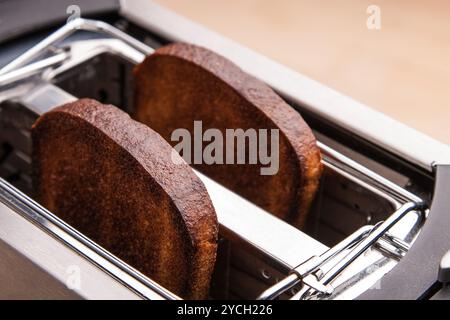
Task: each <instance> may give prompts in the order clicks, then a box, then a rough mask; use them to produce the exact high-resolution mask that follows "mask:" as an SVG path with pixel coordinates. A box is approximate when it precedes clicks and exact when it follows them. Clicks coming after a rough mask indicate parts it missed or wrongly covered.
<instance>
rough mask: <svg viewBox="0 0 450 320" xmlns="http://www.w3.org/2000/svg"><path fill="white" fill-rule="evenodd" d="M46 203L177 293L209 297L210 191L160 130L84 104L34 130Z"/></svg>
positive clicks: (213, 244) (38, 181)
mask: <svg viewBox="0 0 450 320" xmlns="http://www.w3.org/2000/svg"><path fill="white" fill-rule="evenodd" d="M32 140H33V167H34V179H33V183H34V187H35V190H36V198H37V200H38V201H40V203H41V204H43V205H44V206H45V207H46V208H47V209H49V210H50V211H51V212H54V213H55V214H57V215H58V216H60V217H61V218H62V219H63V220H65V221H66V222H68V223H69V224H70V225H72V226H73V227H74V228H76V229H78V230H79V231H81V232H82V233H84V234H85V235H86V236H88V237H89V238H91V239H92V240H94V241H95V242H97V243H98V244H100V245H101V246H103V247H104V248H105V249H107V250H109V251H111V252H112V253H114V254H115V255H116V256H118V257H119V258H121V259H122V260H124V261H125V262H127V263H129V264H130V265H131V266H133V267H135V268H136V269H138V270H139V271H141V272H143V273H144V274H145V275H147V276H149V277H150V278H152V279H153V280H155V281H157V282H158V283H160V284H161V285H162V286H164V287H166V288H167V289H169V290H171V291H172V292H174V293H176V294H178V295H180V296H181V297H183V298H188V299H201V298H206V297H207V294H208V290H209V282H210V278H211V274H212V271H213V267H214V262H215V256H216V250H217V236H218V222H217V217H216V214H215V211H214V208H213V205H212V203H211V200H210V198H209V196H208V193H207V191H206V189H205V187H204V185H203V183H202V182H201V181H200V179H199V178H198V177H197V176H196V175H195V173H194V172H193V171H192V169H191V168H190V167H189V166H188V165H187V164H186V163H184V162H183V161H182V160H181V158H180V159H179V163H180V164H177V165H175V164H173V162H172V161H171V156H172V148H171V147H170V145H169V144H168V143H167V142H166V141H165V140H164V139H163V138H162V137H161V136H160V135H159V134H157V133H156V132H154V131H153V130H151V129H150V128H148V127H147V126H145V125H143V124H141V123H138V122H136V121H134V120H132V119H131V118H130V117H129V116H128V115H127V114H126V113H124V112H123V111H121V110H119V109H118V108H116V107H114V106H111V105H103V104H101V103H99V102H97V101H94V100H90V99H82V100H79V101H77V102H74V103H69V104H66V105H64V106H61V107H58V108H56V109H54V110H52V111H50V112H48V113H46V114H45V115H43V116H41V117H40V118H39V119H38V120H37V122H36V123H35V124H34V125H33V128H32Z"/></svg>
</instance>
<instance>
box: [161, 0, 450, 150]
mask: <svg viewBox="0 0 450 320" xmlns="http://www.w3.org/2000/svg"><path fill="white" fill-rule="evenodd" d="M157 2H159V3H160V4H162V5H164V6H166V7H168V8H170V9H172V10H173V11H175V12H178V13H179V14H181V15H183V16H185V17H187V18H190V19H191V20H194V21H196V22H198V23H200V24H203V25H205V26H207V27H209V28H210V29H212V30H215V31H218V32H219V33H221V34H223V35H225V36H227V37H229V38H231V39H234V40H236V41H237V42H240V43H241V44H244V45H246V46H248V47H250V48H252V49H253V50H256V51H258V52H261V53H263V54H265V55H266V56H268V57H270V58H272V59H274V60H277V61H279V62H281V63H283V64H285V65H287V66H289V67H291V68H293V69H295V70H297V71H299V72H300V73H303V74H304V75H307V76H309V77H311V78H313V79H315V80H317V81H319V82H321V83H323V84H325V85H328V86H330V87H332V88H334V89H336V90H338V91H340V92H342V93H345V94H347V95H348V96H351V97H352V98H354V99H356V100H358V101H361V102H363V103H365V104H367V105H369V106H370V107H372V108H375V109H377V110H380V111H381V112H384V113H386V114H388V115H389V116H391V117H393V118H395V119H397V120H400V121H402V122H403V123H406V124H407V125H409V126H411V127H414V128H416V129H418V130H420V131H422V132H424V133H426V134H428V135H430V136H432V137H434V138H435V139H438V140H440V141H442V142H445V143H447V144H450V1H446V0H442V1H438V0H431V1H425V0H376V1H373V0H372V1H366V0H338V1H337V0H328V1H326V0H316V1H313V0H310V1H304V0H157ZM369 5H377V6H378V7H379V8H380V13H381V15H380V18H381V19H380V21H381V29H380V30H369V29H368V28H367V23H366V22H367V19H368V18H369V16H370V14H368V13H367V11H366V10H367V8H368V6H369ZM368 121H370V119H368Z"/></svg>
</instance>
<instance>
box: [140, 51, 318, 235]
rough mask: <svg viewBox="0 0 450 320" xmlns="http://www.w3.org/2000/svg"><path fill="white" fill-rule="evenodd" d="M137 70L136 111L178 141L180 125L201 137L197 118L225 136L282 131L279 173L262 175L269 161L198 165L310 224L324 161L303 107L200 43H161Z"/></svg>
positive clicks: (273, 209)
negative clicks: (308, 218) (196, 129)
mask: <svg viewBox="0 0 450 320" xmlns="http://www.w3.org/2000/svg"><path fill="white" fill-rule="evenodd" d="M134 75H135V86H136V89H135V113H134V117H135V118H136V120H138V121H140V122H143V123H145V124H148V125H149V126H150V127H152V128H153V129H154V130H155V131H157V132H158V133H160V134H161V135H162V136H163V137H164V138H165V139H166V140H167V141H169V142H171V143H172V144H173V145H176V144H178V141H171V135H172V132H174V130H175V129H178V128H185V129H188V130H189V131H190V133H191V135H192V136H194V130H193V128H194V125H193V124H194V121H202V129H203V130H207V129H210V128H217V129H219V130H220V131H221V132H222V135H223V136H224V137H225V136H226V132H225V130H226V129H239V128H240V129H243V130H247V129H256V130H259V129H279V170H278V171H277V173H276V174H274V175H261V172H262V171H261V168H263V167H267V165H265V164H262V163H261V162H258V164H256V165H255V164H250V163H247V164H236V163H235V164H213V165H210V164H205V163H202V164H199V163H197V164H195V163H193V165H194V167H196V168H197V169H199V170H200V171H202V172H203V173H205V174H206V175H208V176H210V177H211V178H213V179H215V180H216V181H218V182H220V183H222V184H223V185H225V186H226V187H228V188H229V189H231V190H233V191H235V192H236V193H238V194H240V195H242V196H243V197H245V198H247V199H249V200H250V201H252V202H254V203H256V204H257V205H259V206H261V207H262V208H264V209H265V210H267V211H269V212H271V213H273V214H275V215H276V216H278V217H280V218H282V219H284V220H286V221H288V222H290V223H292V224H294V225H296V226H298V227H302V226H303V225H304V223H305V219H306V216H307V213H308V209H309V207H310V205H311V202H312V200H313V198H314V195H315V192H316V189H317V188H318V184H319V179H320V175H321V171H322V166H321V155H320V150H319V148H318V147H317V145H316V139H315V137H314V135H313V134H312V132H311V129H310V128H309V127H308V125H307V124H306V123H305V122H304V120H303V119H302V117H301V116H300V114H299V113H298V112H297V111H296V110H294V109H293V108H292V107H290V106H289V105H288V104H286V103H285V102H284V101H283V99H281V98H280V97H279V96H278V95H277V94H276V93H275V92H274V91H273V90H272V89H271V88H269V87H268V86H267V85H265V84H264V83H262V82H261V81H259V80H257V79H256V78H254V77H252V76H250V75H248V74H246V73H245V72H243V71H242V70H241V69H240V68H238V67H237V66H236V65H234V64H233V63H232V62H230V61H228V60H227V59H225V58H223V57H222V56H220V55H217V54H215V53H214V52H211V51H209V50H207V49H204V48H201V47H198V46H194V45H189V44H183V43H175V44H170V45H167V46H165V47H162V48H159V49H158V50H156V52H155V53H153V54H152V55H150V56H148V57H147V58H146V59H145V60H144V61H143V62H142V63H141V64H139V65H138V66H137V67H136V68H135V70H134ZM268 140H269V139H268ZM227 143H228V141H227ZM204 145H205V143H204ZM206 145H207V143H206ZM236 148H237V144H235V152H236ZM192 150H193V149H192ZM269 150H270V148H269ZM223 152H224V153H225V152H226V150H225V147H224V150H223ZM183 156H184V155H183ZM224 163H225V162H224Z"/></svg>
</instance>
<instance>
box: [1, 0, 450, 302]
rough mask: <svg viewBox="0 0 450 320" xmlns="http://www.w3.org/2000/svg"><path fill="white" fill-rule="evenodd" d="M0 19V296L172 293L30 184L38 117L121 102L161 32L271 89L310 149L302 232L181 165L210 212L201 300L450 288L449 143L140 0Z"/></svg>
mask: <svg viewBox="0 0 450 320" xmlns="http://www.w3.org/2000/svg"><path fill="white" fill-rule="evenodd" d="M77 10H78V11H77ZM30 12H33V14H32V15H30ZM77 13H78V14H77ZM0 26H1V28H0V270H1V272H0V287H1V288H2V290H0V298H2V299H151V300H153V299H163V300H178V299H180V297H178V296H177V295H176V294H174V293H172V292H170V291H169V290H168V289H166V288H164V287H163V286H161V285H160V284H158V283H157V282H155V281H154V280H152V279H150V278H149V277H147V276H146V275H144V274H142V273H140V272H139V271H138V270H136V269H135V268H134V267H133V265H129V264H127V263H125V262H124V261H122V260H121V259H119V258H118V257H116V256H115V253H114V252H110V251H108V250H105V249H104V248H102V247H101V246H99V245H98V244H97V243H95V242H93V241H92V240H91V239H89V238H88V237H86V236H85V235H83V234H82V233H80V232H79V231H78V230H76V229H74V228H73V227H71V226H70V225H68V224H67V223H65V222H64V221H62V220H61V219H59V218H58V217H57V216H55V215H54V214H53V213H52V212H49V211H48V210H46V209H45V208H44V207H43V206H41V205H40V204H39V203H38V202H36V201H34V200H33V198H32V195H33V190H32V183H31V182H32V181H31V179H32V175H31V172H32V167H33V163H32V161H31V139H30V129H31V126H32V124H33V123H34V121H35V120H36V119H37V117H39V116H40V115H42V114H43V113H45V112H47V111H49V110H51V109H52V108H54V107H57V106H59V105H62V104H64V103H67V102H71V101H74V100H76V99H77V98H81V97H89V98H93V99H96V100H98V101H101V102H104V103H111V104H114V105H116V106H118V107H120V108H122V109H123V110H124V111H126V112H128V113H132V112H133V87H134V83H133V76H132V70H133V67H134V66H135V65H136V64H138V63H140V62H141V61H142V60H143V59H144V58H145V56H146V55H149V54H151V53H152V52H153V51H154V50H155V49H157V48H158V47H160V46H162V45H165V44H168V43H171V42H188V43H193V44H197V45H200V46H203V47H206V48H208V49H211V50H213V51H215V52H217V53H219V54H221V55H223V56H225V57H226V58H228V59H229V60H231V61H232V62H234V63H235V64H237V65H238V66H239V67H240V68H242V69H243V70H244V71H246V72H247V73H249V74H251V75H253V76H255V77H256V78H258V79H260V80H262V81H263V82H265V83H266V84H267V85H269V86H270V87H271V88H273V89H274V90H275V91H276V92H277V93H278V94H279V95H280V96H281V97H282V98H283V99H284V100H285V101H287V102H288V103H289V105H291V106H292V107H293V108H295V110H298V112H300V113H301V115H302V117H303V118H304V119H305V121H306V122H307V123H308V125H309V126H310V127H311V128H312V130H313V132H314V134H315V136H316V138H317V141H318V142H317V144H318V146H319V148H320V150H321V152H322V157H323V158H322V163H323V166H324V173H323V175H322V178H321V182H320V188H319V190H318V192H317V196H316V198H315V200H314V203H313V206H312V208H311V212H310V215H309V216H308V221H307V224H306V227H305V228H304V229H303V230H299V229H297V228H295V227H293V226H291V225H289V224H288V223H286V222H284V221H282V220H280V219H278V218H276V217H275V216H273V215H271V214H270V213H268V212H266V211H264V210H263V209H261V208H259V207H258V206H256V205H255V204H253V203H251V202H249V201H247V200H245V199H243V198H241V197H240V196H238V195H236V194H235V193H233V192H231V191H230V190H228V189H226V188H225V187H223V186H222V185H220V184H218V183H217V182H215V181H214V180H212V179H210V178H208V177H207V176H205V175H203V174H201V173H199V172H196V174H197V175H198V176H199V178H200V179H201V180H202V182H203V183H204V185H205V187H206V189H207V191H208V193H209V195H210V197H211V200H212V203H213V205H214V207H215V209H216V212H217V216H218V220H219V224H220V232H219V233H220V237H219V245H218V252H217V261H216V265H215V269H214V273H213V277H212V283H211V288H210V298H211V299H220V300H222V299H245V300H247V299H259V300H273V299H281V300H322V299H325V300H330V299H333V300H334V299H449V298H450V289H449V287H447V286H446V284H447V283H448V282H449V281H450V276H449V274H450V273H449V272H450V271H449V268H450V254H447V255H446V253H447V252H448V251H449V250H450V232H449V230H450V213H449V208H450V199H449V197H448V195H447V192H448V191H447V190H449V189H450V166H449V165H450V148H449V147H448V146H446V145H444V144H442V143H440V142H437V141H435V140H433V139H431V138H430V137H427V136H426V135H424V134H422V133H420V132H417V131H415V130H414V129H412V128H409V127H407V126H405V125H403V124H401V123H399V122H397V121H395V120H393V119H391V118H389V117H387V116H385V115H383V114H381V113H379V112H377V111H375V110H373V109H370V108H369V107H367V106H365V105H363V104H361V103H359V102H357V101H354V100H352V99H351V98H349V97H347V96H345V95H343V94H341V93H339V92H336V91H334V90H332V89H330V88H328V87H326V86H324V85H322V84H320V83H318V82H315V81H313V80H311V79H309V78H307V77H305V76H303V75H301V74H299V73H297V72H295V71H293V70H291V69H289V68H287V67H285V66H282V65H280V64H278V63H276V62H274V61H272V60H270V59H268V58H266V57H264V56H263V55H260V54H258V53H256V52H254V51H251V50H250V49H248V48H245V47H244V46H241V45H239V44H237V43H235V42H233V41H231V40H230V39H227V38H225V37H223V36H221V35H219V34H217V33H214V32H212V31H210V30H208V29H206V28H204V27H202V26H200V25H198V24H196V23H195V22H192V21H189V20H187V19H185V18H183V17H181V16H179V15H177V14H175V13H174V12H172V11H170V10H167V9H165V8H163V7H161V6H160V5H158V4H156V3H154V2H152V1H150V0H121V1H115V0H99V1H95V2H93V1H79V0H77V1H65V0H63V1H50V0H37V1H25V0H16V1H2V2H0ZM217 112H218V113H220V110H218V111H217ZM279 201H283V199H279Z"/></svg>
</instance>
